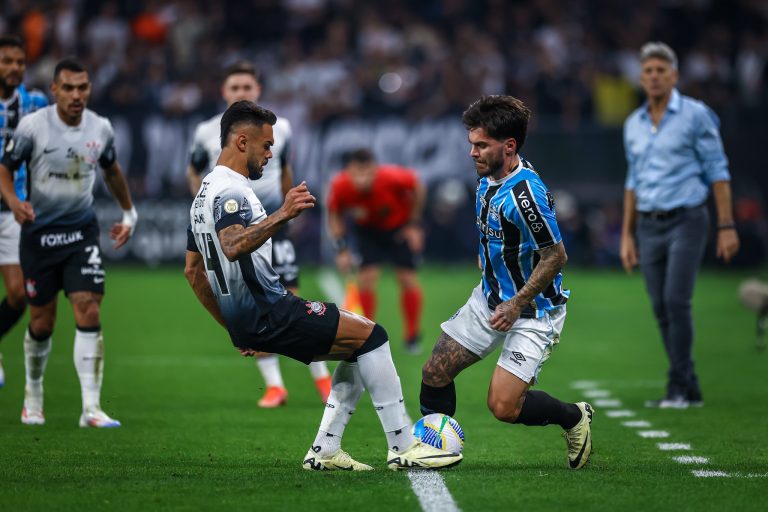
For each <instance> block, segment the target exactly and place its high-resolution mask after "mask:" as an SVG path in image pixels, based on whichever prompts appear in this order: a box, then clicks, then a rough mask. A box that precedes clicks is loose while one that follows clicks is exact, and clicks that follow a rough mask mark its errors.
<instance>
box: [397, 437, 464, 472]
mask: <svg viewBox="0 0 768 512" xmlns="http://www.w3.org/2000/svg"><path fill="white" fill-rule="evenodd" d="M463 458H464V456H463V455H462V454H460V453H451V452H446V451H443V450H440V449H439V448H435V447H434V446H429V445H428V444H424V443H422V442H421V441H416V442H415V443H413V444H412V445H411V446H410V447H408V448H407V449H406V450H404V451H402V452H400V453H396V452H393V451H392V450H389V454H388V455H387V466H388V467H389V469H392V470H398V469H447V468H450V467H453V466H455V465H456V464H458V463H459V462H461V461H462V459H463Z"/></svg>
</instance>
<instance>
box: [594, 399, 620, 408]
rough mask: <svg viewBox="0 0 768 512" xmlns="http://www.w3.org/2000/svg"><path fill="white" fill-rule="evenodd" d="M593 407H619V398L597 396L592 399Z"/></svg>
mask: <svg viewBox="0 0 768 512" xmlns="http://www.w3.org/2000/svg"><path fill="white" fill-rule="evenodd" d="M594 404H595V407H621V400H616V399H615V398H598V399H597V400H595V401H594Z"/></svg>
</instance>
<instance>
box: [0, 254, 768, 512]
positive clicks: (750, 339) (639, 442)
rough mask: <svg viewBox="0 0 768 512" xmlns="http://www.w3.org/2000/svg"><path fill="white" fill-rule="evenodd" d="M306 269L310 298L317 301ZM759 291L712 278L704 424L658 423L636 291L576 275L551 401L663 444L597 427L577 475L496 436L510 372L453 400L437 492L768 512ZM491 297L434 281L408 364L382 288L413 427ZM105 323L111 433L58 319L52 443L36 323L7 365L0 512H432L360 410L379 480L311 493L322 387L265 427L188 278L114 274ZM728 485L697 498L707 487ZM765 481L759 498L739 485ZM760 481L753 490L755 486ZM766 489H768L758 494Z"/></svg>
mask: <svg viewBox="0 0 768 512" xmlns="http://www.w3.org/2000/svg"><path fill="white" fill-rule="evenodd" d="M315 276H316V273H315V272H314V271H312V270H311V269H307V270H306V271H305V272H304V274H303V276H302V278H303V283H302V291H303V293H302V294H303V295H304V296H306V297H309V298H322V293H321V291H320V290H319V288H318V286H317V284H316V279H315ZM744 277H746V276H745V275H744V274H738V273H729V274H717V273H710V272H705V273H703V274H702V276H701V277H700V279H699V281H698V287H697V290H696V296H695V300H694V313H695V319H696V332H697V342H696V346H695V354H696V360H697V364H698V371H699V374H700V377H701V380H702V386H703V390H704V396H705V401H706V406H705V407H704V408H701V409H691V410H687V411H652V410H645V409H643V406H642V404H643V401H644V400H645V399H648V398H658V397H660V396H661V394H662V393H663V383H664V371H665V360H664V356H663V354H662V348H661V343H660V341H659V339H658V335H657V331H656V328H655V326H654V323H653V321H652V319H651V312H650V306H649V304H648V299H647V296H646V295H645V292H644V289H643V284H642V280H641V279H640V277H639V276H638V275H634V276H632V277H626V276H624V275H622V274H619V273H613V272H595V271H582V270H578V269H568V271H567V272H566V281H565V282H566V285H567V286H568V287H569V288H571V289H572V292H573V294H572V298H571V301H570V302H569V305H568V319H567V321H566V325H565V330H564V332H563V337H562V341H561V343H560V345H559V346H558V348H557V349H556V350H555V352H554V354H553V356H552V358H551V359H550V360H549V361H548V362H547V363H546V365H545V366H544V368H543V370H542V372H541V375H540V385H539V389H543V390H546V391H548V392H549V393H551V394H553V395H555V396H557V397H559V398H561V399H563V400H568V401H576V400H581V399H583V396H582V394H581V391H579V390H576V389H573V388H571V383H573V382H574V381H579V380H590V381H596V382H597V383H599V386H600V389H605V390H608V391H609V392H610V395H611V398H616V399H619V400H621V402H622V404H623V406H622V408H624V409H631V410H633V411H635V412H636V413H637V416H635V417H634V418H631V419H633V420H646V421H648V422H650V423H651V424H652V429H653V430H664V431H667V432H669V433H670V437H669V438H667V439H644V438H641V437H640V436H639V435H638V433H637V431H638V429H636V428H628V427H625V426H622V421H624V420H626V418H609V417H608V416H607V415H606V411H607V410H608V409H606V408H601V407H599V406H597V407H596V409H597V413H596V415H595V420H594V423H593V434H594V443H595V453H594V455H593V458H592V460H591V462H590V463H589V464H588V465H587V467H586V468H585V469H584V470H582V471H571V470H568V469H566V467H565V443H564V441H563V440H562V438H561V437H560V429H559V427H556V426H550V427H545V428H526V427H522V426H510V425H507V424H502V423H500V422H498V421H496V420H495V419H494V418H493V417H492V416H491V414H490V413H489V412H488V410H487V408H486V405H485V397H486V392H487V388H488V382H489V377H490V375H491V372H492V370H493V366H494V364H495V358H496V357H497V354H495V355H494V356H492V357H491V358H490V359H488V360H486V361H483V362H481V363H480V364H478V365H476V366H475V367H472V368H470V369H469V370H467V371H466V372H465V373H464V374H462V375H461V376H460V377H459V378H458V380H457V389H458V410H457V413H456V418H457V419H458V420H459V422H460V423H461V425H462V427H463V428H464V430H465V432H466V436H467V442H466V447H465V452H464V453H465V457H466V458H465V460H464V462H463V463H462V464H461V465H460V466H459V467H457V468H455V469H453V470H449V471H446V472H443V473H441V474H442V476H443V477H444V480H445V483H446V486H447V488H448V489H449V490H450V492H451V494H452V496H453V498H454V499H455V501H456V503H457V505H458V507H459V508H461V509H462V510H465V511H466V510H553V511H554V510H558V511H560V510H581V511H584V510H605V511H623V510H655V511H661V510H718V511H719V510H765V509H766V508H765V507H766V505H765V501H764V500H765V497H766V490H768V478H766V474H767V473H768V448H766V434H767V433H768V419H767V418H768V399H766V397H767V396H768V353H764V354H759V353H757V352H756V351H755V348H754V317H753V316H752V314H751V313H750V312H748V311H746V310H744V309H743V308H742V307H741V306H740V305H739V304H738V302H737V299H736V289H737V287H738V283H739V281H740V280H741V279H742V278H744ZM478 279H479V276H478V272H477V271H476V270H474V269H472V268H471V267H446V268H443V267H428V268H426V269H425V270H424V272H423V274H422V280H423V283H424V287H425V292H426V293H425V314H424V322H423V325H424V328H423V329H424V341H425V345H426V347H425V348H426V350H425V351H424V352H423V353H422V354H421V355H418V356H411V355H408V354H406V353H405V352H404V350H403V349H402V343H401V322H400V315H399V304H398V299H397V292H396V289H395V286H394V282H393V281H394V280H393V278H392V275H391V274H385V275H384V276H383V279H382V283H381V285H380V297H379V310H380V313H379V318H378V320H379V321H380V322H381V323H382V324H383V325H384V326H385V327H386V328H387V330H388V331H389V333H390V335H391V338H392V349H393V354H394V358H395V362H396V364H397V367H398V371H399V374H400V378H401V380H402V384H403V390H404V393H405V399H406V403H407V405H408V409H409V411H410V413H411V415H412V417H413V418H414V419H415V418H417V417H418V416H419V414H418V395H419V383H420V368H421V364H422V363H423V362H424V360H425V359H426V357H427V354H428V350H429V349H430V348H431V345H432V344H433V342H434V340H435V339H436V337H437V334H438V332H439V324H440V322H441V321H442V320H444V319H445V318H447V317H449V316H450V315H451V314H452V313H453V312H454V311H455V310H456V309H457V308H458V307H459V306H461V305H462V304H463V303H464V302H465V300H466V298H467V297H468V295H469V292H470V290H471V289H472V287H473V286H474V285H475V283H476V282H477V280H478ZM107 284H108V289H107V296H106V300H105V303H104V306H103V326H104V335H105V343H106V371H105V382H104V389H103V394H102V403H103V406H104V409H105V410H106V411H107V412H108V413H109V414H111V415H113V416H114V417H116V418H118V419H120V420H121V421H122V422H123V427H122V428H120V429H116V430H106V431H98V430H92V429H87V430H86V429H79V428H77V419H78V416H79V408H80V392H79V385H78V382H77V377H76V374H75V371H74V367H73V363H72V338H73V330H74V325H73V320H72V315H71V312H70V308H69V306H68V304H67V303H66V302H65V301H63V300H62V301H61V302H60V306H59V319H58V325H57V329H56V332H55V333H54V346H53V352H52V355H51V358H50V360H49V363H48V369H47V372H46V377H45V389H46V395H45V413H46V419H47V424H46V425H45V426H42V427H29V426H24V425H22V424H21V423H20V422H19V414H20V411H21V405H22V399H23V386H24V376H23V371H24V370H23V358H22V343H21V341H22V335H23V329H24V327H25V325H26V319H25V320H23V321H22V322H21V323H20V324H19V326H17V327H16V328H15V329H14V330H13V332H11V333H10V334H9V335H8V336H7V337H6V339H4V340H3V343H2V344H1V345H0V352H2V354H3V358H4V366H5V370H6V386H5V388H4V389H2V390H0V510H2V511H13V512H18V511H22V510H30V511H42V510H75V509H84V508H87V509H90V510H110V511H120V510H160V511H164V510H174V511H175V510H224V509H228V510H286V509H297V508H299V507H301V508H302V509H305V510H341V509H343V510H366V511H367V510H403V511H405V510H419V502H418V500H417V498H416V496H415V495H414V493H413V491H412V490H411V487H410V481H409V479H408V478H407V476H406V475H405V474H397V473H392V472H390V471H388V470H387V469H386V467H385V457H386V444H385V441H384V436H383V434H382V432H381V429H380V426H379V423H378V419H377V417H376V415H375V413H374V411H373V410H372V407H371V403H370V399H369V398H368V397H367V395H364V397H363V400H361V402H360V404H359V406H358V410H357V413H356V414H355V416H354V417H353V419H352V421H351V423H350V425H349V427H348V429H347V434H346V436H345V439H344V447H345V448H346V449H347V450H348V451H349V452H350V453H351V454H352V455H353V456H355V457H356V458H358V459H359V460H361V461H363V462H367V463H370V464H372V465H373V466H374V467H375V468H376V471H373V472H370V473H365V474H352V473H347V472H333V473H314V472H312V473H310V472H306V471H303V470H302V469H301V460H302V457H303V455H304V454H305V452H306V450H307V448H308V447H309V445H310V443H311V442H312V440H313V438H314V434H315V432H316V429H317V426H318V424H319V421H320V416H321V414H322V412H323V408H322V406H321V404H320V401H319V398H318V396H317V394H316V392H315V390H314V386H313V385H312V381H311V378H310V376H309V372H308V371H307V369H306V368H305V367H304V366H303V365H301V364H299V363H296V362H294V361H290V360H287V359H283V360H282V368H283V372H284V377H285V380H286V383H287V385H288V387H289V392H290V398H289V403H288V406H286V407H283V408H281V409H278V410H261V409H259V408H258V407H256V401H257V399H258V398H259V397H260V395H261V393H262V391H263V384H262V381H261V378H260V377H259V375H258V373H257V371H256V369H255V368H254V363H253V361H252V360H250V359H245V358H242V357H240V356H239V355H238V354H237V352H236V351H235V350H234V349H233V348H232V347H231V345H230V342H229V340H228V339H227V336H226V334H225V333H224V332H223V331H222V330H221V329H220V328H219V327H218V326H217V325H216V324H215V323H214V322H213V320H211V319H210V318H208V316H207V313H206V312H205V311H204V310H203V309H202V307H201V306H199V305H198V304H197V303H196V301H195V299H194V297H193V294H192V292H191V290H189V289H188V287H187V285H186V282H185V281H184V277H183V275H182V272H181V269H160V270H147V269H138V268H136V269H131V268H111V269H109V271H108V283H107ZM659 441H668V442H683V443H689V444H691V445H692V448H693V449H692V451H691V452H689V453H688V454H689V455H697V456H702V457H706V458H708V459H709V463H708V464H706V465H694V466H689V465H683V464H679V463H677V462H675V461H673V460H672V456H673V455H674V454H672V453H670V452H662V451H659V450H658V449H657V446H656V445H657V442H659ZM697 468H702V469H710V470H718V471H724V472H726V473H729V474H731V475H734V474H738V475H741V477H738V476H732V477H730V478H696V477H694V476H693V475H692V474H691V470H692V469H697ZM747 475H752V476H753V478H743V477H744V476H747ZM755 475H758V476H755ZM759 475H763V476H762V477H760V476H759Z"/></svg>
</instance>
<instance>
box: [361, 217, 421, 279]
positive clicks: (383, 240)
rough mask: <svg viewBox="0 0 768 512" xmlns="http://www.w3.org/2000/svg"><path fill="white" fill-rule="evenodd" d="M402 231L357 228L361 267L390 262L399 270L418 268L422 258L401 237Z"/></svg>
mask: <svg viewBox="0 0 768 512" xmlns="http://www.w3.org/2000/svg"><path fill="white" fill-rule="evenodd" d="M400 229H401V228H398V229H393V230H391V231H378V230H375V229H370V228H364V227H360V226H356V227H355V234H356V237H357V248H358V250H359V251H360V256H361V259H362V262H361V263H360V265H361V266H363V267H365V266H367V265H379V264H381V263H383V262H387V261H388V262H391V263H392V264H393V265H394V266H395V267H398V268H410V269H415V268H416V267H418V266H419V263H420V259H421V256H420V255H419V254H416V253H414V252H413V251H411V248H410V247H409V246H408V243H407V242H406V241H405V238H401V237H400V236H399V234H400Z"/></svg>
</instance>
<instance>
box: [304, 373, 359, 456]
mask: <svg viewBox="0 0 768 512" xmlns="http://www.w3.org/2000/svg"><path fill="white" fill-rule="evenodd" d="M331 382H332V383H331V394H330V395H329V396H328V402H327V403H326V405H325V412H324V413H323V419H322V420H321V421H320V429H319V430H318V431H317V436H316V437H315V442H314V443H312V450H313V451H314V452H315V453H317V454H318V455H320V456H325V455H331V454H332V453H334V452H335V451H336V450H338V449H339V448H341V438H342V436H343V435H344V429H345V428H346V427H347V423H349V420H350V419H351V418H352V414H353V413H354V412H355V407H357V402H358V400H360V395H362V394H363V389H364V388H363V379H362V378H361V377H360V371H359V369H358V366H357V363H349V362H347V361H341V362H339V364H338V365H337V366H336V370H335V371H334V372H333V379H332V381H331Z"/></svg>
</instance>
